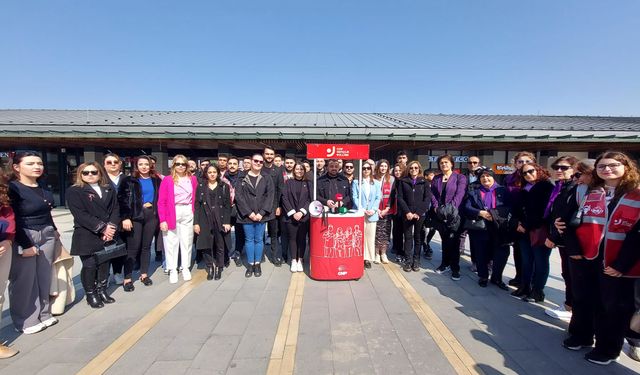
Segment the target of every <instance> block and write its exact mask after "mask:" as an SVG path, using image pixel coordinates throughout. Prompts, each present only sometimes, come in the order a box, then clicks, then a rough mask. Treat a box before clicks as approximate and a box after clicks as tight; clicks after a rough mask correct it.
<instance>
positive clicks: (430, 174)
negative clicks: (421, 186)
mask: <svg viewBox="0 0 640 375" xmlns="http://www.w3.org/2000/svg"><path fill="white" fill-rule="evenodd" d="M435 176H436V174H435V173H433V172H430V173H427V175H426V176H424V178H426V179H427V181H433V178H434V177H435Z"/></svg>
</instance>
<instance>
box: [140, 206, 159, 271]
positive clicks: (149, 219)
mask: <svg viewBox="0 0 640 375" xmlns="http://www.w3.org/2000/svg"><path fill="white" fill-rule="evenodd" d="M157 227H158V219H157V217H156V216H155V215H153V211H152V210H151V209H145V211H144V226H143V228H142V243H141V246H140V276H142V277H143V278H144V277H147V276H148V274H149V262H150V261H151V242H153V237H154V235H155V231H156V228H157Z"/></svg>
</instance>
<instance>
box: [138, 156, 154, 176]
mask: <svg viewBox="0 0 640 375" xmlns="http://www.w3.org/2000/svg"><path fill="white" fill-rule="evenodd" d="M137 166H138V172H140V174H141V175H143V176H146V175H148V174H149V171H150V170H151V164H150V163H149V160H147V159H138V163H137Z"/></svg>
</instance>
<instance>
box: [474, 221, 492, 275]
mask: <svg viewBox="0 0 640 375" xmlns="http://www.w3.org/2000/svg"><path fill="white" fill-rule="evenodd" d="M489 242H490V241H489V233H487V232H486V231H481V230H470V231H469V243H470V244H471V248H472V249H473V248H475V249H476V251H475V254H476V268H477V270H478V277H479V278H480V280H481V281H482V280H487V279H488V278H489V269H488V267H489V260H490V259H491V249H490V243H489Z"/></svg>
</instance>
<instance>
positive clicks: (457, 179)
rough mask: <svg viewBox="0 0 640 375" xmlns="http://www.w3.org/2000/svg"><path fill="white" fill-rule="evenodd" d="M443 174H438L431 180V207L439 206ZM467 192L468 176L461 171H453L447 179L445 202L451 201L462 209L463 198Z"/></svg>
mask: <svg viewBox="0 0 640 375" xmlns="http://www.w3.org/2000/svg"><path fill="white" fill-rule="evenodd" d="M442 177H443V176H442V175H441V174H440V175H437V176H435V177H434V178H433V181H432V182H431V193H432V194H433V195H432V196H431V207H432V208H433V209H436V208H438V206H439V205H440V203H439V202H440V197H441V196H442ZM466 192H467V178H466V177H465V176H464V175H462V174H459V173H452V174H451V176H449V180H448V181H447V190H446V192H445V193H446V196H445V202H444V203H445V204H447V203H451V204H453V206H454V207H455V208H458V209H460V205H461V204H462V200H463V199H464V196H465V194H466Z"/></svg>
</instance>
